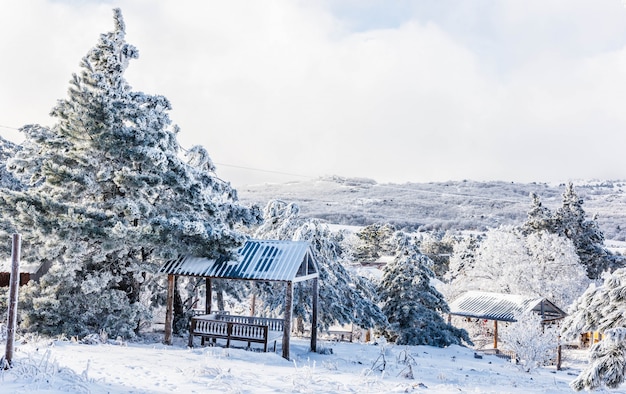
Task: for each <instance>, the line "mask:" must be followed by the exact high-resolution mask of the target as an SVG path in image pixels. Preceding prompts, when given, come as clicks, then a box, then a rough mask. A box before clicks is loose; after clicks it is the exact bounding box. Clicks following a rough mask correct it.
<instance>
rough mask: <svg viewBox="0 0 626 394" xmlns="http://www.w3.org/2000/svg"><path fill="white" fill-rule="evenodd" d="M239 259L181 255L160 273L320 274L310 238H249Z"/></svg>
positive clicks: (293, 277)
mask: <svg viewBox="0 0 626 394" xmlns="http://www.w3.org/2000/svg"><path fill="white" fill-rule="evenodd" d="M237 257H238V258H237V259H236V260H229V259H227V258H225V257H223V258H218V259H207V258H202V257H192V256H182V257H179V258H178V259H175V260H171V261H168V262H167V263H165V264H164V265H163V266H162V267H161V268H160V269H159V272H160V273H164V274H170V275H182V276H200V277H206V278H224V279H243V280H259V281H284V282H300V281H304V280H308V279H312V278H316V277H318V275H319V274H318V270H317V264H316V262H315V259H314V258H313V255H312V253H311V249H310V246H309V243H308V242H303V241H276V240H248V241H246V243H245V244H244V245H243V246H242V247H241V248H239V249H238V250H237Z"/></svg>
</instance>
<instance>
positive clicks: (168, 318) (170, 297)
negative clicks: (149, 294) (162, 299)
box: [163, 274, 175, 345]
mask: <svg viewBox="0 0 626 394" xmlns="http://www.w3.org/2000/svg"><path fill="white" fill-rule="evenodd" d="M174 281H175V276H174V275H172V274H169V275H167V303H166V309H165V338H164V340H163V342H164V343H165V344H166V345H171V344H172V330H173V322H174V319H173V315H174Z"/></svg>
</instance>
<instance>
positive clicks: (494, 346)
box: [493, 320, 498, 349]
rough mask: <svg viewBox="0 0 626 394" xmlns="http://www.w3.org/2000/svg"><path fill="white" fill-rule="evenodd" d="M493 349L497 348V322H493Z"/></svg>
mask: <svg viewBox="0 0 626 394" xmlns="http://www.w3.org/2000/svg"><path fill="white" fill-rule="evenodd" d="M493 348H494V349H497V348H498V321H497V320H494V321H493Z"/></svg>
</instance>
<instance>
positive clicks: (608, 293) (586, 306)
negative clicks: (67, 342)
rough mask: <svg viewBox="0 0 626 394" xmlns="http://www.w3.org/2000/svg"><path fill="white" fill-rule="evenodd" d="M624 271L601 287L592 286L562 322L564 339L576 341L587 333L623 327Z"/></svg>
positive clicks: (624, 319)
mask: <svg viewBox="0 0 626 394" xmlns="http://www.w3.org/2000/svg"><path fill="white" fill-rule="evenodd" d="M624 310H626V268H620V269H618V270H616V271H615V272H613V273H612V274H611V275H609V276H608V277H607V278H606V279H605V280H604V283H603V284H602V285H601V286H597V287H596V286H595V285H594V284H591V285H590V286H589V287H588V288H587V290H586V291H585V292H584V293H583V294H582V295H581V296H580V297H578V299H577V300H576V302H575V303H574V304H573V305H572V307H571V308H570V310H569V314H568V316H567V317H566V318H565V319H564V320H563V329H562V330H563V335H564V336H566V337H570V338H573V337H576V336H577V335H579V334H581V333H583V332H588V331H601V332H603V331H607V330H609V329H612V328H618V327H626V315H625V314H624Z"/></svg>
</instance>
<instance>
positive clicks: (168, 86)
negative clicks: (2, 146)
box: [0, 0, 626, 186]
mask: <svg viewBox="0 0 626 394" xmlns="http://www.w3.org/2000/svg"><path fill="white" fill-rule="evenodd" d="M114 7H120V8H121V9H122V12H123V15H124V19H125V21H126V31H127V36H126V37H127V40H128V42H129V43H131V44H133V45H135V46H136V47H137V48H138V49H139V54H140V56H139V59H136V60H134V61H133V62H131V64H130V66H129V69H128V71H127V73H126V79H127V80H128V82H129V83H130V85H131V86H133V88H134V89H135V90H140V91H144V92H146V93H151V94H161V95H164V96H166V97H167V98H168V99H169V100H170V101H171V102H172V105H173V110H172V111H171V114H170V115H171V118H172V120H173V122H174V123H176V124H178V125H179V126H180V128H181V133H180V134H179V142H180V143H181V145H182V146H183V147H186V148H189V147H191V146H192V145H196V144H200V145H204V146H205V147H206V148H207V149H208V151H209V153H210V155H211V157H212V159H213V161H214V162H216V163H217V166H218V175H219V176H220V177H221V178H223V179H225V180H228V181H231V182H232V183H233V184H234V185H235V186H241V185H244V184H250V183H260V182H286V181H289V180H292V179H306V177H313V178H314V177H318V176H325V175H339V176H345V177H367V178H372V179H375V180H376V181H378V182H381V183H383V182H395V183H403V182H409V181H416V182H424V181H447V180H461V179H471V180H503V181H515V182H532V181H537V182H555V181H556V182H560V181H567V180H575V179H626V8H625V7H624V3H623V1H622V0H594V1H589V0H562V1H561V0H516V1H513V0H510V1H509V0H421V1H418V0H415V1H401V0H395V1H394V0H380V1H377V0H344V1H341V0H336V1H335V0H319V1H304V0H303V1H287V0H268V1H256V0H249V1H233V0H228V1H206V0H203V1H185V0H175V1H167V0H164V1H149V0H134V1H131V0H127V1H124V0H120V1H116V0H111V1H88V0H82V1H81V0H75V1H71V0H65V1H63V0H56V1H51V0H48V1H45V0H8V1H2V2H1V3H0V34H1V36H2V38H1V39H0V125H1V126H2V127H0V133H1V134H2V136H4V137H5V138H8V139H11V140H14V141H19V140H20V136H19V133H18V132H17V131H15V130H13V129H11V128H7V126H8V127H14V128H19V127H21V126H23V125H25V124H29V123H40V124H44V125H52V124H53V122H54V120H53V119H52V118H50V117H49V116H48V113H49V112H50V110H51V109H52V107H53V106H54V104H55V102H56V100H58V99H60V98H64V97H66V91H67V88H68V86H69V84H68V81H69V80H70V77H71V75H72V73H74V72H78V71H79V67H78V64H79V62H80V60H81V58H82V57H83V56H84V55H85V54H86V53H87V51H88V50H89V49H90V48H91V47H92V46H94V45H95V44H96V42H97V40H98V37H99V34H100V33H104V32H107V31H110V30H112V29H113V17H112V15H113V13H112V9H113V8H114ZM240 167H244V168H240ZM286 174H293V175H286Z"/></svg>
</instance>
